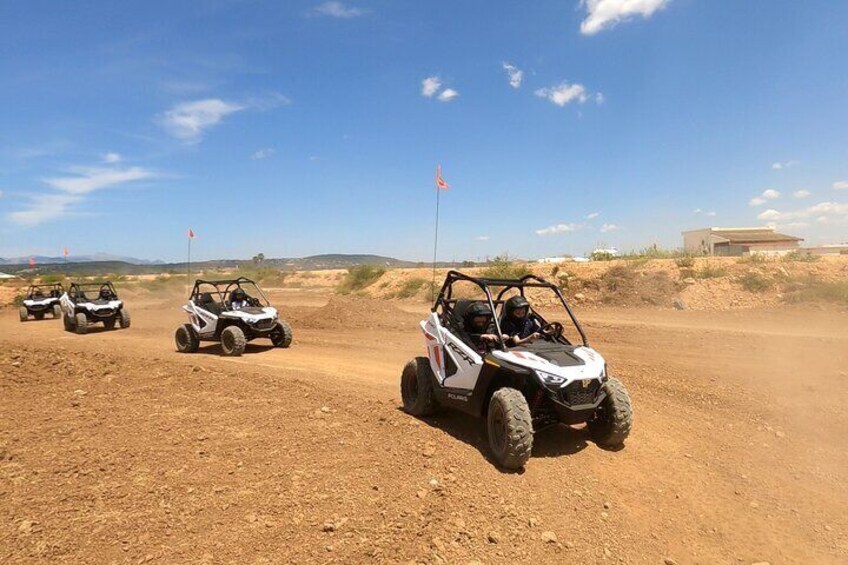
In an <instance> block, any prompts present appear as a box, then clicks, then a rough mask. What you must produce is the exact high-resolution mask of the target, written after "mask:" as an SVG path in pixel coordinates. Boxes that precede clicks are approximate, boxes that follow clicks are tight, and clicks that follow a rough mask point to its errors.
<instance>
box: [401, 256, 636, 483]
mask: <svg viewBox="0 0 848 565" xmlns="http://www.w3.org/2000/svg"><path fill="white" fill-rule="evenodd" d="M458 282H461V283H463V286H465V287H469V285H470V287H469V288H470V290H472V291H473V293H471V295H472V296H478V295H479V296H480V298H479V299H476V300H475V299H467V298H454V285H455V284H456V283H458ZM528 288H532V289H537V290H541V291H544V292H546V293H547V292H552V293H553V294H554V295H555V297H556V302H558V303H559V304H561V305H562V308H563V309H564V313H565V314H567V316H568V318H569V319H570V321H571V325H573V330H570V331H569V333H574V334H575V335H574V338H575V341H578V340H579V342H580V343H572V342H571V341H570V340H569V339H568V337H567V336H566V331H565V326H563V324H562V323H560V322H550V323H549V322H548V321H546V320H545V319H544V318H542V316H541V315H540V314H539V313H538V312H537V311H536V310H535V309H530V310H529V314H528V315H529V316H532V318H531V319H530V321H531V322H532V323H533V324H535V328H537V330H536V333H537V335H539V336H540V337H539V339H536V340H535V341H533V342H531V343H524V344H523V345H518V346H515V347H510V346H509V344H510V343H511V342H510V341H507V340H505V339H504V336H503V334H502V332H501V326H502V325H503V324H504V315H505V313H504V312H503V310H504V309H503V305H504V304H505V303H506V302H507V299H508V298H510V297H511V296H522V297H524V296H525V290H526V289H528ZM463 290H465V289H463ZM493 293H496V294H494V295H493ZM462 294H463V295H467V294H466V292H464V291H463V292H462ZM474 305H476V306H474ZM499 306H500V307H502V308H501V311H500V312H498V307H499ZM481 307H482V310H483V311H485V312H488V313H491V314H490V315H491V316H492V318H491V326H490V329H489V330H488V331H487V334H489V332H490V333H491V336H492V337H490V338H488V339H490V340H494V341H493V342H492V343H491V345H490V346H485V345H482V346H481V345H480V344H481V343H483V342H482V341H481V340H477V342H475V341H474V340H473V339H471V331H472V330H471V329H470V328H468V327H466V325H467V324H466V322H467V316H466V313H468V312H469V311H470V310H471V309H472V308H476V310H471V311H480V309H481ZM421 329H422V331H423V332H424V339H425V346H426V349H427V355H428V357H417V358H415V359H413V360H412V361H410V362H409V363H408V364H407V365H406V367H405V368H404V370H403V374H402V376H401V395H402V398H403V407H404V410H406V411H407V412H408V413H410V414H412V415H414V416H428V415H431V414H433V413H434V412H435V411H436V410H437V409H438V408H440V407H446V408H452V409H456V410H460V411H462V412H465V413H468V414H471V415H473V416H476V417H482V418H486V420H487V426H486V427H487V431H488V437H489V445H490V448H491V451H492V454H493V456H494V458H495V460H496V461H497V462H498V463H499V464H500V465H501V466H503V467H505V468H508V469H519V468H521V467H523V466H524V464H525V463H526V462H527V460H528V459H529V457H530V453H531V451H532V448H533V434H534V432H535V431H538V430H540V429H542V428H544V427H547V426H550V425H554V424H566V425H573V424H582V423H585V424H587V426H588V430H589V433H590V434H591V436H592V438H593V439H594V441H595V442H596V443H597V444H598V445H600V446H602V447H606V448H612V449H615V448H620V447H621V446H623V444H624V440H625V439H626V438H627V436H628V434H629V433H630V428H631V420H632V409H631V405H630V397H629V395H628V393H627V390H626V389H625V388H624V385H622V384H621V382H620V381H618V380H617V379H615V378H613V377H611V376H610V375H609V374H608V372H607V364H606V361H605V360H604V358H603V357H602V356H601V354H600V353H598V352H597V351H595V350H594V349H592V348H591V347H589V345H588V342H587V340H586V335H585V333H584V332H583V329H582V327H581V326H580V323H579V322H578V321H577V318H576V317H575V316H574V313H573V312H572V311H571V308H570V307H569V305H568V303H567V302H566V300H565V298H564V297H563V295H562V292H560V289H559V288H558V287H557V286H556V285H554V284H551V283H549V282H547V281H545V280H543V279H541V278H538V277H535V276H533V275H528V276H525V277H523V278H521V279H514V280H497V279H485V278H474V277H470V276H467V275H464V274H462V273H459V272H456V271H451V272H449V273H448V275H447V278H446V280H445V283H444V285H443V286H442V289H441V292H440V293H439V296H438V297H437V298H436V302H435V304H434V305H433V307H432V310H431V314H430V316H429V317H428V318H427V319H426V320H424V321H423V322H421ZM575 332H576V333H575ZM578 336H579V337H578ZM478 337H479V336H478ZM481 348H482V349H483V350H482V351H481Z"/></svg>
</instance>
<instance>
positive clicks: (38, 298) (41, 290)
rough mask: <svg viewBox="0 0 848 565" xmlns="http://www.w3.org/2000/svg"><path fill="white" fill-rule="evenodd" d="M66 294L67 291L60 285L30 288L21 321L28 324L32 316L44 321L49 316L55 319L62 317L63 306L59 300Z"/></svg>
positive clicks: (21, 312) (22, 310)
mask: <svg viewBox="0 0 848 565" xmlns="http://www.w3.org/2000/svg"><path fill="white" fill-rule="evenodd" d="M64 292H65V289H64V288H62V285H61V284H58V283H57V284H44V285H39V284H34V285H32V286H30V287H29V288H28V289H27V293H26V296H25V297H24V300H23V302H22V303H21V307H20V315H21V321H22V322H26V321H27V320H29V318H30V316H32V317H33V318H35V319H36V320H43V319H44V316H46V315H47V314H50V315H51V316H52V317H53V318H58V317H59V316H61V315H62V306H61V305H60V304H59V299H60V298H61V296H62V294H63V293H64Z"/></svg>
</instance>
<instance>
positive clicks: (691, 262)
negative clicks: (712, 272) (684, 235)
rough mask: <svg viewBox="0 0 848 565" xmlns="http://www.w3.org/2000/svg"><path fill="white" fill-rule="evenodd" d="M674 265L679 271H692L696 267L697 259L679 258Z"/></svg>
mask: <svg viewBox="0 0 848 565" xmlns="http://www.w3.org/2000/svg"><path fill="white" fill-rule="evenodd" d="M674 264H675V265H677V268H678V269H691V268H692V267H694V266H695V258H694V257H689V256H685V257H678V258H677V259H675V260H674Z"/></svg>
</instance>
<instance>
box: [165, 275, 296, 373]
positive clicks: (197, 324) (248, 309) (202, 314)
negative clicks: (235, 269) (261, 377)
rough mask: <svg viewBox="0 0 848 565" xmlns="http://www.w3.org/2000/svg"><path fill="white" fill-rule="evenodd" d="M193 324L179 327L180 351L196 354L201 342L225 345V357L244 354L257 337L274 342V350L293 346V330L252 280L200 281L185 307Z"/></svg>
mask: <svg viewBox="0 0 848 565" xmlns="http://www.w3.org/2000/svg"><path fill="white" fill-rule="evenodd" d="M183 310H185V311H186V313H187V314H188V319H189V323H188V324H184V325H182V326H180V327H179V328H177V331H176V334H175V335H174V341H176V344H177V351H179V352H181V353H194V352H195V351H197V349H198V348H199V347H200V342H201V341H217V342H220V343H221V351H222V353H223V354H224V355H228V356H237V355H241V354H242V353H244V348H245V346H246V345H247V342H248V341H250V340H253V339H256V338H267V339H270V340H271V343H272V344H273V345H274V347H289V346H290V345H291V342H292V329H291V326H289V325H288V323H286V322H285V321H284V320H280V319H279V315H278V314H277V309H276V308H274V307H273V306H271V303H270V302H268V298H267V297H266V296H265V293H264V292H262V289H261V288H259V286H258V285H257V284H256V283H255V282H253V281H252V280H250V279H248V278H245V277H239V278H237V279H232V280H218V281H204V280H197V281H195V283H194V288H193V289H192V291H191V296H189V299H188V303H186V304H185V305H184V306H183Z"/></svg>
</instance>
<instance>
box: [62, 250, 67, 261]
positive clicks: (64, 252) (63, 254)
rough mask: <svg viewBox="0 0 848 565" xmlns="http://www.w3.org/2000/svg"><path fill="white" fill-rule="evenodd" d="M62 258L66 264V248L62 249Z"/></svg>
mask: <svg viewBox="0 0 848 565" xmlns="http://www.w3.org/2000/svg"><path fill="white" fill-rule="evenodd" d="M62 257H64V260H65V263H67V262H68V248H67V247H63V248H62Z"/></svg>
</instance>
